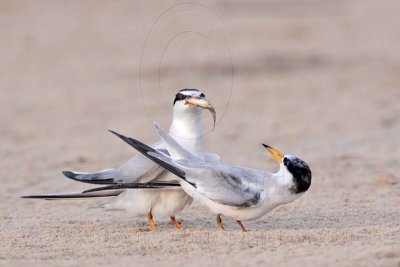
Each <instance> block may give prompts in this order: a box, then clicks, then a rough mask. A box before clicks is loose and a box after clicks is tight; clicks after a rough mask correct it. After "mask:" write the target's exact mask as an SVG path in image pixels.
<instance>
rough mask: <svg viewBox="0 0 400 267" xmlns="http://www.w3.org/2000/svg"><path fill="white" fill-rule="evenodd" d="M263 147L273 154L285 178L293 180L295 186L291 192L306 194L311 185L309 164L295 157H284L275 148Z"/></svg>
mask: <svg viewBox="0 0 400 267" xmlns="http://www.w3.org/2000/svg"><path fill="white" fill-rule="evenodd" d="M263 146H264V147H265V148H266V149H267V150H268V151H269V152H270V153H271V154H272V156H273V157H274V158H275V160H276V161H277V162H278V163H279V165H280V170H279V172H281V173H283V175H284V177H287V175H289V177H290V178H291V179H292V180H293V186H292V187H291V188H289V190H290V191H291V192H292V193H294V194H300V193H303V192H306V191H307V190H308V188H310V185H311V176H312V175H311V169H310V167H309V166H308V164H307V163H306V162H305V161H304V160H302V159H300V158H298V157H295V156H292V155H284V154H283V153H282V152H279V151H278V150H276V149H275V148H272V147H270V146H268V145H264V144H263Z"/></svg>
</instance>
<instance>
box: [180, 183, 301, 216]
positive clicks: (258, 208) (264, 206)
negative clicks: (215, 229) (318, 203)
mask: <svg viewBox="0 0 400 267" xmlns="http://www.w3.org/2000/svg"><path fill="white" fill-rule="evenodd" d="M181 186H182V188H183V190H184V191H185V192H186V193H187V194H189V195H190V196H191V197H193V199H194V200H196V201H199V202H200V203H202V204H203V205H205V206H207V207H208V208H209V209H210V210H211V211H212V212H213V213H215V214H221V215H224V216H226V217H229V218H231V219H234V220H239V221H247V220H255V219H258V218H260V217H262V216H264V215H265V214H267V213H268V212H270V211H271V210H273V209H275V208H276V207H278V206H280V205H283V204H287V203H289V202H292V201H294V200H296V199H297V198H299V197H300V196H301V194H297V195H293V194H277V193H276V192H275V193H274V192H270V195H271V196H273V198H267V199H264V200H263V201H262V202H261V203H260V204H258V205H255V206H253V207H243V208H241V207H233V206H228V205H224V204H221V203H218V202H215V201H213V200H210V199H209V198H207V197H206V196H205V195H203V194H201V193H200V192H198V191H197V190H196V188H194V187H193V186H192V185H190V184H189V183H187V182H182V183H181Z"/></svg>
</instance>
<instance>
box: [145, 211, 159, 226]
mask: <svg viewBox="0 0 400 267" xmlns="http://www.w3.org/2000/svg"><path fill="white" fill-rule="evenodd" d="M147 220H148V221H149V224H150V228H151V230H153V231H157V224H155V223H154V221H153V215H152V214H151V212H148V213H147Z"/></svg>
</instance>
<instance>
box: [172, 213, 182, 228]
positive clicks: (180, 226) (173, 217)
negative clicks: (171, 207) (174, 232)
mask: <svg viewBox="0 0 400 267" xmlns="http://www.w3.org/2000/svg"><path fill="white" fill-rule="evenodd" d="M171 222H172V224H173V225H175V227H176V229H178V230H181V229H182V223H180V222H178V221H177V220H176V219H175V216H171Z"/></svg>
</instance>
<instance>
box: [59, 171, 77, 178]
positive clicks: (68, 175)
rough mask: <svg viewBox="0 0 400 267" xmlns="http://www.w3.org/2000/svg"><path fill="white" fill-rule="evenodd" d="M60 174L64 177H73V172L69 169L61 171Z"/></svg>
mask: <svg viewBox="0 0 400 267" xmlns="http://www.w3.org/2000/svg"><path fill="white" fill-rule="evenodd" d="M62 174H64V176H65V177H67V178H71V179H72V178H74V177H75V174H74V173H73V172H71V171H63V172H62Z"/></svg>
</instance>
